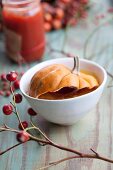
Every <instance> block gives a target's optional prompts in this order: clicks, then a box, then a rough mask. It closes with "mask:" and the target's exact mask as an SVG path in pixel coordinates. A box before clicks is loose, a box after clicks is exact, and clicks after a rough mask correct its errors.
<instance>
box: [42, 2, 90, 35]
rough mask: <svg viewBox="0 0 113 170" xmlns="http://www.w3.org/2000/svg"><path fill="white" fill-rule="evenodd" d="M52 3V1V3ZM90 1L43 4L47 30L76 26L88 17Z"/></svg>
mask: <svg viewBox="0 0 113 170" xmlns="http://www.w3.org/2000/svg"><path fill="white" fill-rule="evenodd" d="M50 2H51V1H50ZM88 2H89V0H57V1H54V3H53V2H51V3H47V2H42V7H43V9H44V21H45V22H44V28H45V30H46V31H47V32H48V31H51V30H53V29H54V30H58V29H60V28H64V27H66V26H67V25H68V24H70V25H76V23H77V22H78V20H79V19H80V18H86V17H87V10H86V9H87V8H86V7H87V5H88Z"/></svg>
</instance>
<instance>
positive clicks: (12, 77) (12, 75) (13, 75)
mask: <svg viewBox="0 0 113 170" xmlns="http://www.w3.org/2000/svg"><path fill="white" fill-rule="evenodd" d="M17 76H18V74H17V72H15V71H11V72H9V73H8V74H7V75H6V79H7V80H8V81H10V82H12V81H15V80H16V79H17Z"/></svg>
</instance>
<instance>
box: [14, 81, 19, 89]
mask: <svg viewBox="0 0 113 170" xmlns="http://www.w3.org/2000/svg"><path fill="white" fill-rule="evenodd" d="M13 86H14V88H15V89H19V87H20V80H16V81H15V82H14V83H13Z"/></svg>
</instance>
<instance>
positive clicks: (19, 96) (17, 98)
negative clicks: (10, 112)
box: [13, 93, 22, 103]
mask: <svg viewBox="0 0 113 170" xmlns="http://www.w3.org/2000/svg"><path fill="white" fill-rule="evenodd" d="M13 100H15V103H21V101H22V95H21V94H19V93H17V94H15V95H14V97H13Z"/></svg>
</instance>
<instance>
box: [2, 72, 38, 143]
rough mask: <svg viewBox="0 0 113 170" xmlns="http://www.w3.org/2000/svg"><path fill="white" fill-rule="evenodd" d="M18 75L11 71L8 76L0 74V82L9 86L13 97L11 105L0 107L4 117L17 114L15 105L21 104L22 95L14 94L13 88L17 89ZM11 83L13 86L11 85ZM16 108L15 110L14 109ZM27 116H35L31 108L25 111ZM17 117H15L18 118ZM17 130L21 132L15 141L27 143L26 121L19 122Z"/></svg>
mask: <svg viewBox="0 0 113 170" xmlns="http://www.w3.org/2000/svg"><path fill="white" fill-rule="evenodd" d="M17 78H18V73H17V72H15V71H11V72H9V73H8V74H2V75H1V80H2V81H3V82H5V83H7V84H8V82H9V84H10V85H11V87H10V88H11V93H12V95H13V98H12V99H13V103H11V104H5V105H4V106H3V107H2V111H3V113H4V114H5V115H11V114H12V113H15V114H16V115H17V114H18V112H17V106H16V104H19V103H21V102H22V95H21V94H20V93H14V90H13V87H14V85H15V87H18V88H19V84H18V80H17ZM12 83H13V84H12ZM15 108H16V109H15ZM27 112H28V114H29V115H30V116H36V115H37V113H36V112H35V111H34V110H33V109H32V108H28V110H27ZM18 116H19V115H17V117H18ZM18 128H19V129H20V130H21V131H20V132H19V133H18V134H17V140H18V141H19V142H27V141H28V140H29V139H30V135H29V133H27V132H26V128H28V122H27V121H21V120H20V121H19V125H18Z"/></svg>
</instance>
